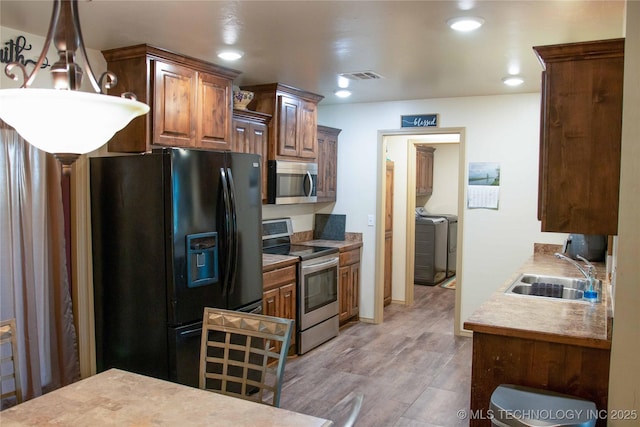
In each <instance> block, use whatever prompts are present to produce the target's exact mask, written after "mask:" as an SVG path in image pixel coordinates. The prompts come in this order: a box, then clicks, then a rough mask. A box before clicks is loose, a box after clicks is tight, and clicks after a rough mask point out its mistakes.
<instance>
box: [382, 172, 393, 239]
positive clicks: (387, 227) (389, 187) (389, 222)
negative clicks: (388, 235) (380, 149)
mask: <svg viewBox="0 0 640 427" xmlns="http://www.w3.org/2000/svg"><path fill="white" fill-rule="evenodd" d="M385 176H386V183H385V192H386V193H385V208H384V212H385V216H384V231H386V232H390V231H392V230H393V162H391V161H388V162H387V169H386V175H385Z"/></svg>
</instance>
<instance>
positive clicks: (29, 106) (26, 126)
mask: <svg viewBox="0 0 640 427" xmlns="http://www.w3.org/2000/svg"><path fill="white" fill-rule="evenodd" d="M148 112H149V106H148V105H146V104H143V103H142V102H138V101H134V100H132V99H128V98H122V97H117V96H111V95H102V94H98V93H88V92H80V91H74V90H56V89H2V90H0V118H2V120H4V121H5V122H6V123H7V124H9V125H10V126H12V127H13V128H14V129H15V130H16V131H17V132H18V133H19V134H20V136H22V137H23V138H24V139H25V140H26V141H27V142H29V143H30V144H31V145H33V146H35V147H37V148H39V149H41V150H44V151H47V152H49V153H74V154H85V153H88V152H90V151H93V150H96V149H97V148H100V147H101V146H102V145H104V144H105V143H107V141H109V140H110V139H111V137H112V136H113V135H114V134H115V133H116V132H117V131H119V130H120V129H122V128H123V127H125V126H126V125H127V124H128V123H129V122H130V121H131V120H133V119H134V118H135V117H138V116H141V115H143V114H146V113H148Z"/></svg>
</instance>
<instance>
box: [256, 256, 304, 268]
mask: <svg viewBox="0 0 640 427" xmlns="http://www.w3.org/2000/svg"><path fill="white" fill-rule="evenodd" d="M297 262H298V257H295V256H289V255H272V254H265V253H263V254H262V271H263V272H266V271H271V270H275V269H276V268H284V267H288V266H290V265H294V264H295V263H297Z"/></svg>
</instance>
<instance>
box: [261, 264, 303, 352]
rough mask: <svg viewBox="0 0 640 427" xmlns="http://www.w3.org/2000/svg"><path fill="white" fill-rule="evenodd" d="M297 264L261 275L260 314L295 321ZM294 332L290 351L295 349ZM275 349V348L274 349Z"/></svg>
mask: <svg viewBox="0 0 640 427" xmlns="http://www.w3.org/2000/svg"><path fill="white" fill-rule="evenodd" d="M296 270H297V264H294V265H291V266H288V267H283V268H277V269H274V270H271V271H266V272H264V273H263V274H262V281H263V289H264V291H263V293H262V313H263V314H266V315H267V316H275V317H283V318H285V319H293V320H295V319H296V287H297V279H296V277H297V276H296ZM294 331H295V327H294ZM295 338H296V335H295V332H294V334H293V336H292V337H291V347H290V350H292V349H295ZM276 349H277V347H276Z"/></svg>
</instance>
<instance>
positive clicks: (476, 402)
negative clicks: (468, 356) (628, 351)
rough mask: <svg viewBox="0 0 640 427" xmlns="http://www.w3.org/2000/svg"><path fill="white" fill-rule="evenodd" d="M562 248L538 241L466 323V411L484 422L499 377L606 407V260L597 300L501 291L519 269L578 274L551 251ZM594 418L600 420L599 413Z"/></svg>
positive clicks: (608, 327) (601, 267) (608, 312)
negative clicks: (469, 352)
mask: <svg viewBox="0 0 640 427" xmlns="http://www.w3.org/2000/svg"><path fill="white" fill-rule="evenodd" d="M559 249H560V248H559V247H556V246H555V245H552V246H549V245H537V246H536V250H535V251H534V255H533V256H532V257H531V258H530V259H529V260H528V261H527V262H525V264H524V265H523V266H522V267H521V268H520V269H519V270H518V271H517V272H515V273H514V274H513V275H512V276H511V277H510V278H509V279H508V280H507V281H506V282H505V283H504V284H503V286H501V287H500V288H499V289H498V290H497V291H496V292H495V293H494V294H493V295H492V296H491V297H490V298H489V299H488V300H487V301H486V302H484V303H483V304H482V305H481V306H480V307H479V308H478V309H477V310H476V311H475V312H474V313H473V314H472V315H471V317H469V318H468V319H467V321H466V322H465V323H464V327H465V329H469V330H472V331H473V364H472V378H471V411H475V412H474V413H476V414H484V417H483V416H478V417H477V418H480V419H472V420H470V425H472V426H489V425H490V420H489V419H488V417H487V414H488V409H489V402H490V399H491V394H492V393H493V391H494V390H495V388H496V387H497V386H498V385H500V384H517V385H524V386H529V387H535V388H540V389H545V390H552V391H555V392H559V393H564V394H569V395H572V396H576V397H582V398H584V399H588V400H590V401H592V402H594V403H595V404H596V406H597V408H598V410H606V409H607V395H608V382H609V356H610V349H611V326H612V322H613V320H612V310H611V298H610V292H609V288H610V285H609V282H608V281H607V280H604V277H605V266H604V264H598V263H596V264H595V265H596V268H597V273H598V278H600V279H602V280H603V283H602V287H603V298H602V303H600V304H589V303H585V302H582V301H571V300H561V299H556V298H544V297H531V296H526V295H517V294H505V292H504V291H505V290H506V289H507V287H508V286H509V285H510V284H511V283H513V281H514V280H516V278H517V277H518V276H519V275H520V274H522V273H533V274H542V275H550V276H569V277H581V275H580V272H579V271H578V270H577V269H576V268H575V267H574V266H572V265H571V264H570V263H568V262H566V261H564V260H560V259H557V258H555V257H554V256H553V252H554V251H558V250H559ZM598 425H606V420H599V421H598Z"/></svg>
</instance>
